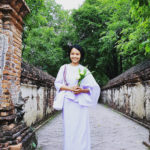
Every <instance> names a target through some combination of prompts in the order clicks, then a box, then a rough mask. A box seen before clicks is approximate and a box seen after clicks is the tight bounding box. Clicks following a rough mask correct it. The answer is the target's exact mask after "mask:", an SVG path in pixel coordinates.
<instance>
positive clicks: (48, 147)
mask: <svg viewBox="0 0 150 150" xmlns="http://www.w3.org/2000/svg"><path fill="white" fill-rule="evenodd" d="M89 115H90V126H91V144H92V148H91V150H148V148H147V147H146V146H145V145H143V144H142V142H143V141H146V142H147V143H148V137H149V132H148V129H146V128H144V127H142V126H141V125H139V124H137V123H135V122H133V121H131V120H129V119H127V118H126V117H124V116H122V115H120V114H119V113H117V112H115V111H113V110H112V109H110V108H107V107H105V106H104V105H101V104H98V105H97V106H96V107H93V108H90V109H89ZM36 134H37V137H38V147H39V149H40V150H63V124H62V114H59V115H58V116H56V117H55V118H54V119H53V120H51V121H49V122H48V123H47V124H46V125H44V126H43V127H41V128H40V129H39V130H38V131H37V133H36Z"/></svg>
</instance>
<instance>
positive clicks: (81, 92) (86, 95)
mask: <svg viewBox="0 0 150 150" xmlns="http://www.w3.org/2000/svg"><path fill="white" fill-rule="evenodd" d="M69 54H70V60H71V63H70V64H66V65H63V66H61V68H60V70H59V72H58V74H57V77H56V80H55V87H56V90H57V92H60V91H65V96H64V102H63V125H64V150H90V149H91V145H90V127H89V116H88V107H89V106H93V105H96V104H97V101H98V98H99V95H100V87H99V85H98V84H97V83H96V81H95V79H94V78H93V76H92V74H91V73H90V71H89V70H88V69H87V68H85V67H84V66H82V65H81V64H79V62H80V60H82V59H83V57H84V51H83V49H82V48H81V47H80V46H79V45H74V46H72V48H71V49H70V52H69ZM65 67H66V71H65V73H66V75H65V77H66V84H64V70H65ZM79 69H80V70H81V71H83V70H85V69H86V76H85V77H84V79H82V81H81V84H80V86H78V80H77V76H79Z"/></svg>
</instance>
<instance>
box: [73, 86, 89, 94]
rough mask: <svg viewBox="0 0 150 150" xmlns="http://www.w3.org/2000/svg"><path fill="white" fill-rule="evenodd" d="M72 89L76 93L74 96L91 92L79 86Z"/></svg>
mask: <svg viewBox="0 0 150 150" xmlns="http://www.w3.org/2000/svg"><path fill="white" fill-rule="evenodd" d="M71 89H72V91H73V92H74V94H80V93H88V92H89V89H82V88H80V87H79V86H73V87H71Z"/></svg>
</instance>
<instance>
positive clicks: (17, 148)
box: [9, 143, 22, 150]
mask: <svg viewBox="0 0 150 150" xmlns="http://www.w3.org/2000/svg"><path fill="white" fill-rule="evenodd" d="M21 148H22V143H20V144H17V145H11V146H9V149H10V150H21Z"/></svg>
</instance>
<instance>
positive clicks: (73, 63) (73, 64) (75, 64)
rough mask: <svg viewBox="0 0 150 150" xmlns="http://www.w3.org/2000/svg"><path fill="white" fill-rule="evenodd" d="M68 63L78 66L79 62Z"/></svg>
mask: <svg viewBox="0 0 150 150" xmlns="http://www.w3.org/2000/svg"><path fill="white" fill-rule="evenodd" d="M70 65H72V66H78V65H79V63H70Z"/></svg>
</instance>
